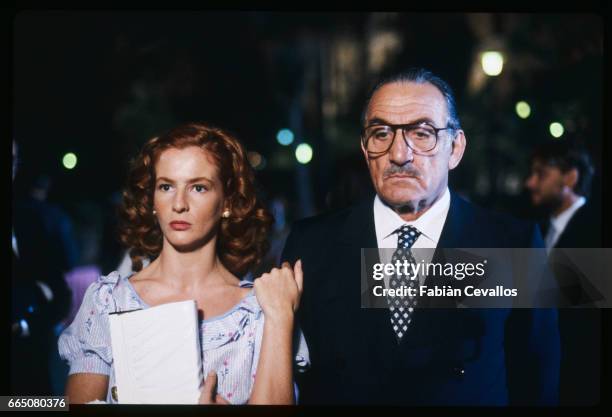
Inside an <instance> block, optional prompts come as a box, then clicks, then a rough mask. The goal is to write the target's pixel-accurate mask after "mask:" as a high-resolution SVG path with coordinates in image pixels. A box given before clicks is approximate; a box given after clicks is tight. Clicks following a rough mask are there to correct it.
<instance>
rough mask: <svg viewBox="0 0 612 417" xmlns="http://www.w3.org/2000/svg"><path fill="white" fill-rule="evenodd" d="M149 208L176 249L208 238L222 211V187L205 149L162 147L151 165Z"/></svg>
mask: <svg viewBox="0 0 612 417" xmlns="http://www.w3.org/2000/svg"><path fill="white" fill-rule="evenodd" d="M153 207H154V209H155V210H156V212H157V219H158V221H159V225H160V227H161V230H162V233H163V235H164V241H165V242H164V244H166V243H169V244H170V245H172V246H173V247H174V248H175V249H177V250H178V251H180V252H184V251H192V250H195V249H197V248H199V247H201V246H203V245H204V244H206V243H207V242H209V241H210V239H211V238H213V237H214V236H215V235H216V233H217V225H218V224H219V221H220V219H221V214H222V213H223V210H224V195H223V186H222V184H221V181H220V179H219V175H218V169H217V166H216V165H215V164H214V162H213V160H212V158H210V157H209V154H208V153H207V151H205V150H203V149H201V148H199V147H196V146H189V147H186V148H183V149H176V148H171V149H166V150H165V151H163V152H162V153H161V155H160V156H159V158H158V160H157V163H156V164H155V193H154V198H153Z"/></svg>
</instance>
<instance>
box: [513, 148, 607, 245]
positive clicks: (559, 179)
mask: <svg viewBox="0 0 612 417" xmlns="http://www.w3.org/2000/svg"><path fill="white" fill-rule="evenodd" d="M593 173H594V169H593V165H592V163H591V158H590V157H589V155H588V153H587V152H586V151H585V150H584V149H581V148H579V147H577V146H575V145H571V144H569V143H568V142H567V141H563V142H560V141H556V142H546V143H544V144H542V145H540V146H538V147H537V148H536V149H535V150H534V151H533V154H532V156H531V173H530V175H529V177H528V178H527V180H526V182H525V185H526V187H527V189H529V191H530V193H531V201H532V203H533V205H534V206H536V207H538V208H541V209H542V210H543V211H544V212H546V214H547V215H548V216H549V218H548V219H546V220H547V221H545V222H543V224H542V229H543V230H545V231H546V233H545V234H546V237H545V242H546V249H547V250H550V249H552V248H554V247H565V248H595V247H601V243H602V242H601V227H600V226H601V214H600V213H598V212H597V211H596V209H597V208H596V207H590V206H589V205H587V204H586V202H587V200H586V199H587V197H588V196H589V192H590V188H591V181H592V179H593ZM594 216H595V217H594ZM598 219H599V221H598Z"/></svg>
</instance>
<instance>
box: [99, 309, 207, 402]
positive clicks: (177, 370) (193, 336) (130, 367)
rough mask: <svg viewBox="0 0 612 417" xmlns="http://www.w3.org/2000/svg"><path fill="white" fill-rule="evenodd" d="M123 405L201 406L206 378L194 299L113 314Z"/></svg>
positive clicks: (112, 331)
mask: <svg viewBox="0 0 612 417" xmlns="http://www.w3.org/2000/svg"><path fill="white" fill-rule="evenodd" d="M109 321H110V332H111V345H112V351H113V361H114V368H115V379H116V384H117V400H118V402H119V403H120V404H197V403H198V399H199V397H200V390H199V387H200V383H201V381H202V357H201V350H200V337H199V332H198V312H197V307H196V302H195V301H194V300H189V301H181V302H176V303H168V304H162V305H159V306H156V307H150V308H147V309H144V310H135V311H129V312H120V313H111V314H109Z"/></svg>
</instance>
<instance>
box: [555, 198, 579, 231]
mask: <svg viewBox="0 0 612 417" xmlns="http://www.w3.org/2000/svg"><path fill="white" fill-rule="evenodd" d="M585 203H586V198H584V197H582V196H580V197H579V198H578V199H577V200H576V201H574V204H572V205H571V206H569V207H568V208H566V209H565V210H564V211H563V212H562V213H561V214H559V215H557V216H555V217H551V218H550V223H551V224H552V226H553V227H554V228H555V230H556V231H558V232H561V231H563V230H565V226H567V223H569V221H570V219H571V218H572V216H573V215H574V213H575V212H576V210H578V209H579V208H580V207H582V206H583V205H584V204H585Z"/></svg>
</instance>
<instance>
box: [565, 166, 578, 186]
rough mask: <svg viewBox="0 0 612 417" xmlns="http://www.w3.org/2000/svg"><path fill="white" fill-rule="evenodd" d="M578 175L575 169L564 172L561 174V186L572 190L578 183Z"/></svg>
mask: <svg viewBox="0 0 612 417" xmlns="http://www.w3.org/2000/svg"><path fill="white" fill-rule="evenodd" d="M578 175H579V174H578V170H577V169H576V168H572V169H570V170H569V171H567V172H565V173H564V174H563V185H565V186H566V187H568V188H570V189H571V190H573V189H574V187H575V186H576V184H577V183H578Z"/></svg>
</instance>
